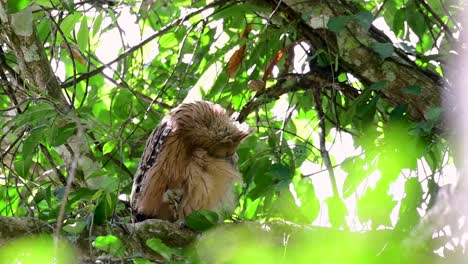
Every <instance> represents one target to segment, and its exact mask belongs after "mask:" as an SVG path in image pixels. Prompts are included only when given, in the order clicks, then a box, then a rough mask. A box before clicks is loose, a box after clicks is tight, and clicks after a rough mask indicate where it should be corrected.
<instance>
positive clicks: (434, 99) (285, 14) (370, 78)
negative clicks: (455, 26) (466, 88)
mask: <svg viewBox="0 0 468 264" xmlns="http://www.w3.org/2000/svg"><path fill="white" fill-rule="evenodd" d="M266 2H268V3H270V5H271V7H272V9H273V8H276V7H279V8H278V10H279V12H277V14H278V15H276V16H275V17H276V19H279V20H281V21H282V22H283V23H284V24H292V23H296V24H298V29H299V31H300V32H301V33H302V34H303V35H304V37H305V38H307V39H308V41H309V42H310V43H311V45H312V46H313V47H314V48H315V49H316V50H318V49H323V50H326V51H328V52H330V53H331V55H332V56H335V57H337V58H339V63H338V66H339V68H340V69H342V70H344V71H346V72H351V73H352V74H353V75H354V76H355V77H357V78H358V79H359V80H360V81H361V82H362V83H364V84H372V83H376V82H379V81H387V83H386V87H385V88H384V89H382V90H381V93H382V94H383V95H384V99H385V100H386V101H387V102H389V103H390V104H391V105H394V106H397V105H403V104H408V106H409V107H408V112H409V115H410V117H411V118H412V119H413V120H415V121H423V120H425V116H424V114H425V113H426V111H428V110H429V109H430V108H432V107H440V106H441V101H442V98H441V96H442V85H441V83H439V82H438V81H439V80H440V78H438V77H437V76H438V75H437V74H435V73H429V72H427V71H424V70H422V69H420V68H418V66H417V65H416V64H414V63H413V62H412V61H411V60H410V59H409V58H408V57H406V56H402V55H401V53H400V54H398V55H399V56H397V55H396V54H394V56H392V57H390V58H386V59H384V60H382V59H381V58H380V57H379V55H378V54H377V53H376V52H374V51H373V50H372V48H371V45H372V44H374V43H378V42H388V43H391V42H390V40H388V38H386V36H385V35H384V34H383V33H381V32H379V31H378V30H377V29H375V28H373V27H371V28H370V30H365V29H363V28H362V27H361V26H359V25H357V24H356V23H349V24H348V25H347V28H346V29H345V30H343V31H342V32H340V33H338V34H335V33H333V32H331V31H329V30H328V28H327V23H328V21H329V20H330V18H332V17H335V16H345V15H350V14H351V13H350V8H349V7H348V6H345V5H344V4H343V3H342V1H337V0H332V1H321V0H311V1H302V0H284V1H276V0H267V1H266ZM298 18H302V19H300V20H299V21H298ZM304 18H307V19H304ZM395 50H398V49H396V48H395ZM411 85H417V86H419V87H420V88H421V93H420V94H419V95H413V94H408V93H404V92H403V88H405V87H407V86H411Z"/></svg>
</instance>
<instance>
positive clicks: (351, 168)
mask: <svg viewBox="0 0 468 264" xmlns="http://www.w3.org/2000/svg"><path fill="white" fill-rule="evenodd" d="M365 165H366V164H365V161H364V159H363V158H361V157H357V156H353V157H348V158H346V159H345V160H344V161H343V163H342V165H341V169H342V170H343V171H344V172H346V173H348V175H347V176H346V178H345V181H344V184H343V196H344V198H348V197H349V196H350V195H351V194H353V193H354V191H356V188H357V187H358V186H359V184H361V182H362V181H363V180H364V179H365V178H367V176H369V172H367V171H366V170H364V166H365Z"/></svg>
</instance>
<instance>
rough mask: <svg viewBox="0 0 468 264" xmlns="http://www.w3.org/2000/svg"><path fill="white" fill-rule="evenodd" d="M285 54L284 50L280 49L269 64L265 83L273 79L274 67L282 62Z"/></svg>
mask: <svg viewBox="0 0 468 264" xmlns="http://www.w3.org/2000/svg"><path fill="white" fill-rule="evenodd" d="M283 54H284V48H282V49H280V50H279V51H278V53H276V56H275V57H273V58H272V59H271V60H270V62H269V63H268V66H267V68H266V70H265V74H263V78H262V80H263V81H266V79H268V78H269V77H271V72H272V71H273V67H275V65H277V64H278V62H279V61H280V60H281V58H282V57H283Z"/></svg>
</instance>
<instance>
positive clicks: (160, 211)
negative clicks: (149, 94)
mask: <svg viewBox="0 0 468 264" xmlns="http://www.w3.org/2000/svg"><path fill="white" fill-rule="evenodd" d="M249 134H250V131H249V127H248V125H247V124H245V123H243V124H240V123H239V122H236V121H234V120H233V119H232V118H231V117H230V116H229V114H228V113H227V111H226V110H225V109H224V108H223V107H221V106H220V105H218V104H214V103H211V102H207V101H196V102H191V103H183V104H181V105H179V106H178V107H176V108H174V109H172V110H171V111H170V113H169V114H168V115H167V116H166V117H164V118H163V119H162V121H161V123H160V124H159V126H158V127H157V128H156V129H155V130H154V131H153V132H152V133H151V136H150V137H149V139H148V140H147V142H146V146H145V151H144V153H143V155H142V157H141V161H140V163H139V165H138V169H137V172H136V174H135V177H134V179H133V186H132V192H131V201H130V205H131V208H132V214H133V219H134V221H142V220H144V219H147V218H158V219H163V220H168V221H171V222H180V223H183V222H184V219H185V217H186V216H188V215H189V214H190V213H191V212H193V211H196V210H212V211H215V212H217V213H218V214H220V215H227V214H230V213H232V210H233V209H234V206H235V197H234V193H233V190H232V189H233V184H234V183H236V182H240V181H241V175H240V173H239V171H238V170H237V154H236V150H237V147H238V145H239V144H240V143H241V141H242V140H243V139H244V138H246V137H247V136H249Z"/></svg>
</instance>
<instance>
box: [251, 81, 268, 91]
mask: <svg viewBox="0 0 468 264" xmlns="http://www.w3.org/2000/svg"><path fill="white" fill-rule="evenodd" d="M247 88H249V90H252V91H256V92H261V91H263V90H264V89H265V82H264V81H262V80H250V81H249V83H248V84H247Z"/></svg>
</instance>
